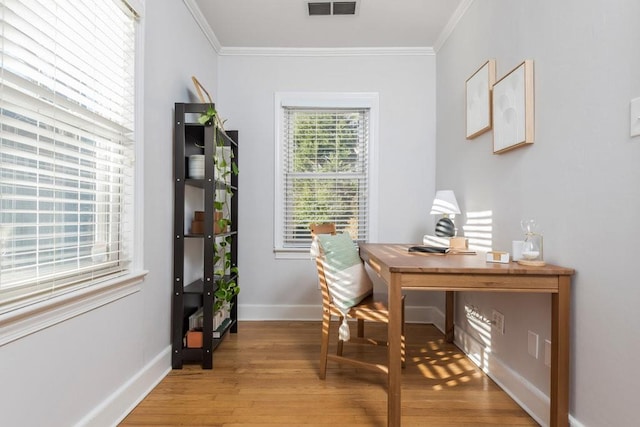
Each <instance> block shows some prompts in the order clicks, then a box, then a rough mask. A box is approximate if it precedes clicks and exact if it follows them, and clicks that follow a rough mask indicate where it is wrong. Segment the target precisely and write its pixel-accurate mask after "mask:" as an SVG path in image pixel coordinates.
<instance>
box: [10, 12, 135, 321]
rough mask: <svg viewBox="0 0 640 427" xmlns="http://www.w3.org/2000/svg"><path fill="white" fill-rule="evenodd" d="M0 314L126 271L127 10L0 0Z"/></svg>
mask: <svg viewBox="0 0 640 427" xmlns="http://www.w3.org/2000/svg"><path fill="white" fill-rule="evenodd" d="M0 7H1V9H0V16H1V17H2V21H1V31H0V44H1V46H2V53H1V54H0V60H1V65H2V69H1V75H0V125H1V127H0V132H1V133H0V169H1V170H0V208H1V210H0V218H1V221H2V222H1V225H0V251H1V252H0V312H2V311H7V310H9V309H11V308H14V307H17V306H21V305H24V304H25V303H30V302H33V301H40V300H42V299H44V298H48V297H50V296H53V295H58V294H59V293H61V292H66V291H69V290H71V289H75V288H76V287H78V286H89V285H91V284H94V283H97V282H98V281H100V280H104V279H105V278H108V277H113V276H114V275H118V274H121V273H123V272H125V271H126V270H127V269H128V267H129V266H130V262H131V255H132V249H133V248H132V229H131V227H132V221H131V209H132V206H133V142H134V141H133V131H134V126H133V123H134V56H135V16H134V13H133V11H132V9H131V8H130V7H128V5H127V4H125V3H123V2H122V1H121V0H106V1H105V0H90V1H82V2H78V1H65V0H41V1H38V0H29V1H21V0H0Z"/></svg>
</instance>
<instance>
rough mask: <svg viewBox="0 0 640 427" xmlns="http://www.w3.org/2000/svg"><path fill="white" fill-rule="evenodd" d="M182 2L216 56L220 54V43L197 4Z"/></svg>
mask: <svg viewBox="0 0 640 427" xmlns="http://www.w3.org/2000/svg"><path fill="white" fill-rule="evenodd" d="M183 1H184V4H185V6H186V7H187V9H188V10H189V12H190V13H191V16H193V19H194V20H195V21H196V23H197V24H198V26H199V27H200V29H201V30H202V33H203V34H204V36H205V37H206V38H207V40H208V41H209V43H210V44H211V47H213V50H215V51H216V53H217V54H220V51H221V50H222V46H221V45H220V41H219V40H218V37H216V34H215V33H214V32H213V29H212V28H211V26H210V25H209V23H208V22H207V20H206V19H205V18H204V15H203V14H202V11H201V10H200V8H199V7H198V4H197V3H196V2H195V0H183Z"/></svg>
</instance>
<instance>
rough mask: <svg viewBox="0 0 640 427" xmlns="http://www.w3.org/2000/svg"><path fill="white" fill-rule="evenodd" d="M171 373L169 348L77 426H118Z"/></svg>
mask: <svg viewBox="0 0 640 427" xmlns="http://www.w3.org/2000/svg"><path fill="white" fill-rule="evenodd" d="M170 371H171V347H170V346H169V347H166V348H165V349H164V350H162V351H161V352H160V353H159V354H158V355H157V356H156V357H155V358H153V360H151V361H150V362H149V363H147V364H146V365H145V366H144V367H143V368H142V369H141V370H140V371H139V372H138V373H137V374H136V375H135V376H133V377H132V378H131V379H130V380H129V381H127V382H126V383H124V384H123V385H122V386H121V387H120V388H119V389H117V390H116V391H115V392H113V393H112V394H111V395H110V396H109V397H107V398H106V399H105V400H104V401H103V402H102V403H101V404H99V405H98V406H97V407H95V408H94V409H93V410H92V411H91V412H89V413H88V414H87V415H86V416H85V417H84V418H83V419H82V420H80V422H78V424H76V426H78V427H80V426H117V425H118V423H120V421H122V420H123V419H124V418H125V417H126V416H127V415H128V414H129V412H131V411H132V410H133V408H135V407H136V405H137V404H138V403H140V402H141V401H142V399H144V398H145V396H146V395H147V394H149V393H150V392H151V390H153V388H154V387H155V386H156V385H158V383H159V382H160V381H162V379H163V378H164V377H165V376H167V374H168V373H169V372H170Z"/></svg>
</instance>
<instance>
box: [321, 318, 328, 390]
mask: <svg viewBox="0 0 640 427" xmlns="http://www.w3.org/2000/svg"><path fill="white" fill-rule="evenodd" d="M330 327H331V313H330V312H329V311H328V310H322V342H321V344H320V379H321V380H323V379H325V377H326V376H327V354H328V353H329V329H330Z"/></svg>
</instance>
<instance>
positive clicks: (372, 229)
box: [273, 92, 379, 259]
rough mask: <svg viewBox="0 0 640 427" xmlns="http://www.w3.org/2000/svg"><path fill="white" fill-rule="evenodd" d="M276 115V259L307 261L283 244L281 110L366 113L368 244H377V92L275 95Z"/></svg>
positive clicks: (303, 252)
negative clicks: (365, 111) (367, 119)
mask: <svg viewBox="0 0 640 427" xmlns="http://www.w3.org/2000/svg"><path fill="white" fill-rule="evenodd" d="M274 101H275V103H274V111H275V126H274V129H275V189H274V195H275V202H274V244H273V251H274V254H275V257H276V259H308V258H309V248H308V247H298V248H292V247H285V246H284V241H283V221H282V218H283V215H284V200H285V189H284V187H285V182H284V177H285V174H284V164H283V161H284V159H283V148H284V147H283V144H284V142H285V141H284V129H283V124H284V114H285V112H284V108H285V107H293V108H296V107H298V108H327V109H330V108H360V109H368V110H369V147H368V153H369V159H368V182H367V187H368V193H369V194H368V211H367V218H368V223H369V224H368V232H369V237H368V239H369V241H372V242H375V241H377V238H378V235H377V230H378V226H377V225H378V214H377V212H378V148H377V145H378V144H377V140H378V120H379V118H378V115H379V111H378V110H379V95H378V93H377V92H276V93H275V96H274Z"/></svg>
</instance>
